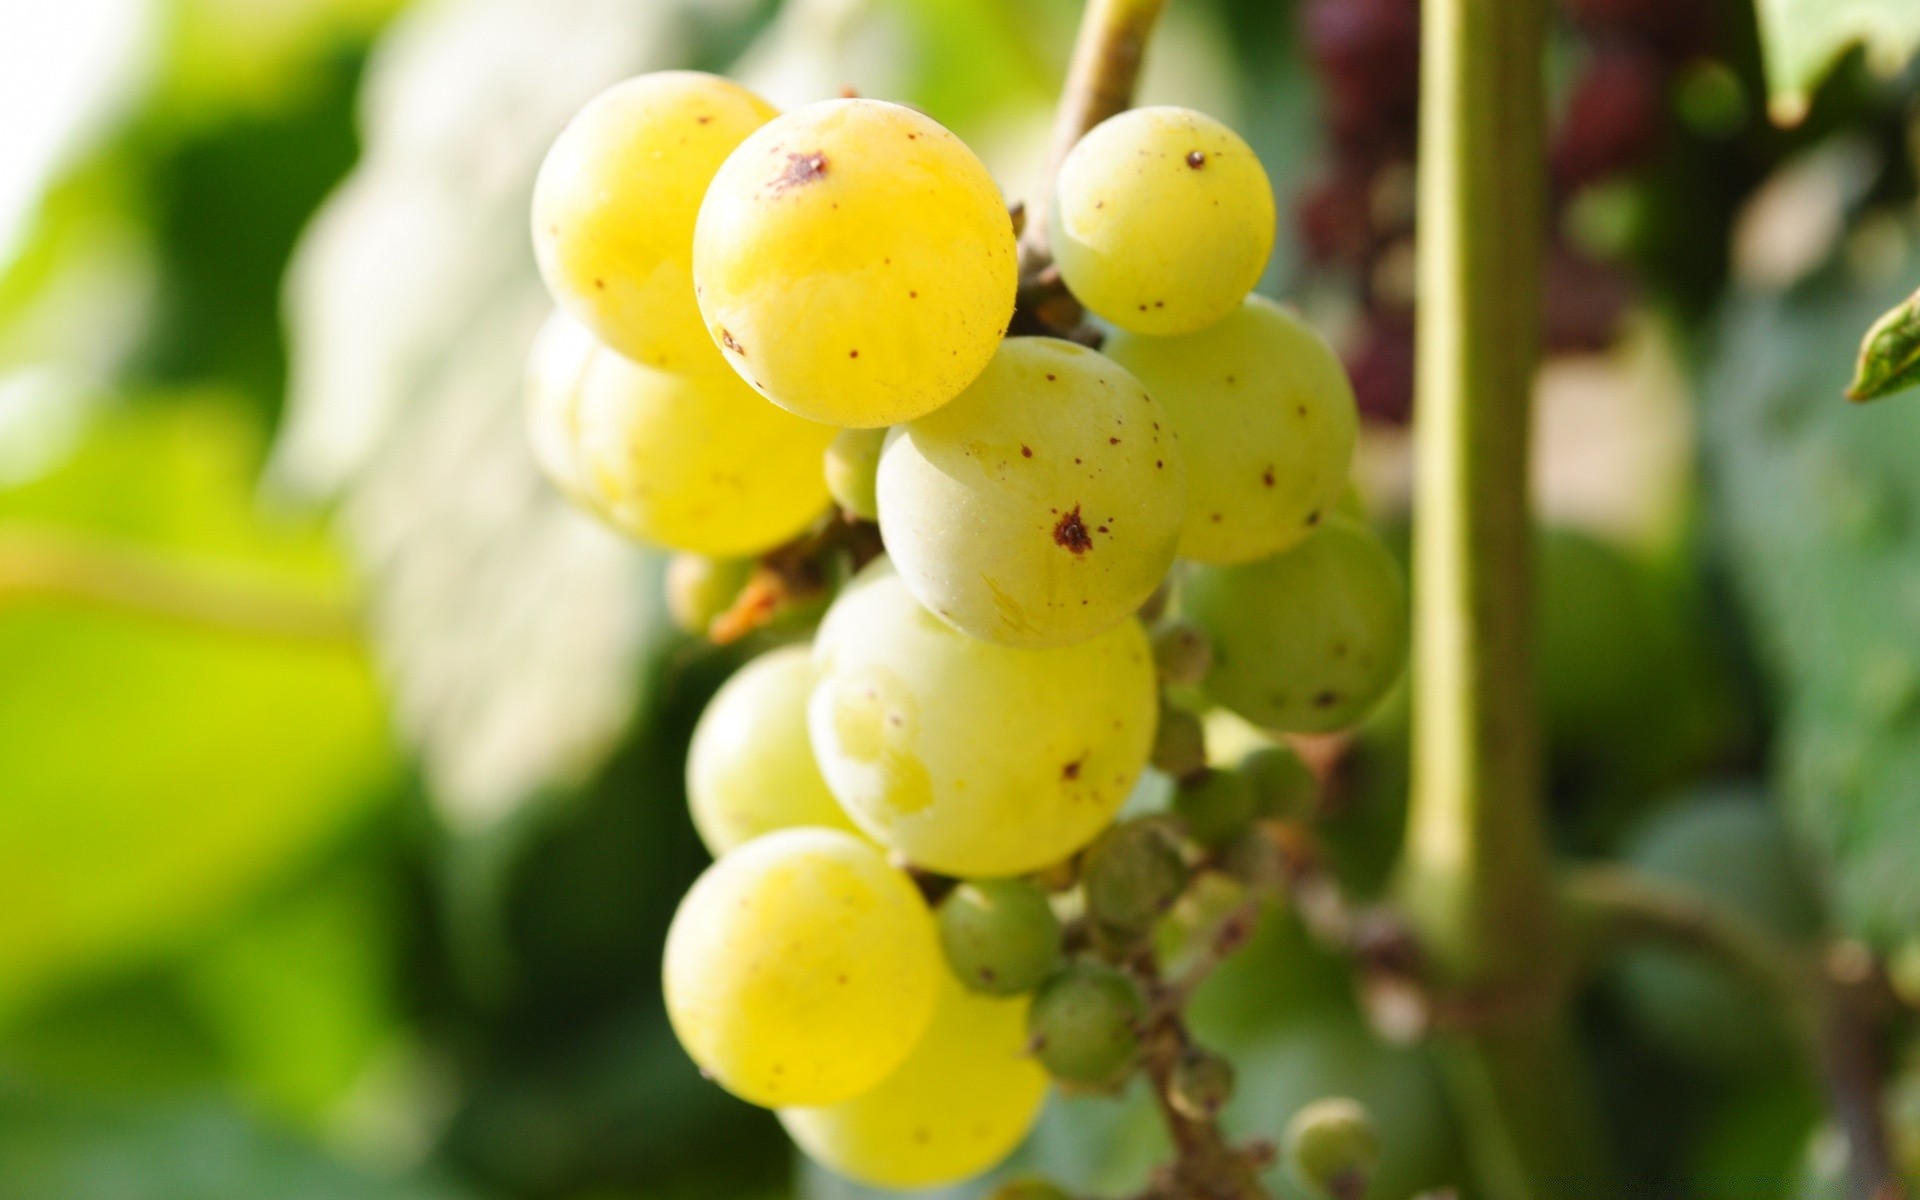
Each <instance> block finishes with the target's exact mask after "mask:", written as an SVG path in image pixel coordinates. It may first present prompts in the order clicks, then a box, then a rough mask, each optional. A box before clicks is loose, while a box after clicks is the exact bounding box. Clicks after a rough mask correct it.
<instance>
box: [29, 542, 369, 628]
mask: <svg viewBox="0 0 1920 1200" xmlns="http://www.w3.org/2000/svg"><path fill="white" fill-rule="evenodd" d="M30 600H43V601H56V602H61V603H68V604H80V605H87V606H91V607H94V608H98V609H102V610H105V611H109V612H115V613H123V614H127V615H132V616H139V617H145V618H150V619H156V620H161V621H166V622H171V623H174V624H179V625H185V626H189V627H194V628H200V629H211V630H216V631H219V632H222V633H237V634H246V635H251V636H256V637H267V638H276V639H283V640H288V641H299V642H353V641H357V640H358V639H359V637H360V626H359V623H358V621H357V620H356V614H355V611H354V608H353V606H352V605H351V604H350V603H349V602H348V601H347V599H346V598H345V597H343V596H336V595H326V594H318V593H316V592H314V591H312V590H307V589H299V588H294V587H290V586H288V585H286V584H284V583H279V582H269V581H267V580H265V579H261V578H259V577H258V576H251V577H250V576H248V575H245V574H242V573H239V572H237V571H235V570H233V569H232V568H229V567H225V566H216V565H213V564H210V563H204V562H194V561H189V560H186V559H183V558H180V557H179V556H177V555H173V554H166V553H161V552H159V551H156V550H153V549H150V548H147V547H144V546H136V545H130V544H127V543H124V542H118V541H112V540H108V539H104V538H99V537H93V536H89V535H83V534H77V533H73V532H70V531H64V530H55V529H49V528H44V527H41V528H35V527H27V526H18V525H16V526H11V527H7V528H0V607H4V606H5V605H7V604H10V603H20V602H23V601H30Z"/></svg>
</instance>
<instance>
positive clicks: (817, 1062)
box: [663, 829, 946, 1108]
mask: <svg viewBox="0 0 1920 1200" xmlns="http://www.w3.org/2000/svg"><path fill="white" fill-rule="evenodd" d="M945 974H946V967H945V965H944V964H943V963H942V962H941V961H940V945H939V939H938V938H937V937H936V936H935V933H934V928H933V917H932V915H931V914H929V913H928V912H927V906H926V902H925V901H924V900H922V899H921V897H920V891H919V889H918V888H916V887H914V885H913V883H912V882H911V881H910V880H909V879H908V878H907V877H906V875H905V874H903V873H902V872H901V871H899V870H898V869H896V868H895V867H893V866H891V865H889V864H888V862H887V860H886V859H885V858H883V857H882V856H881V854H880V852H879V851H878V850H876V849H874V848H873V846H871V845H870V844H868V843H866V842H863V841H861V840H860V839H859V838H857V837H854V836H853V835H852V834H848V833H841V832H840V831H838V830H833V829H782V830H779V831H777V832H774V833H769V834H767V835H766V836H764V837H759V838H755V839H754V840H753V841H751V842H748V843H747V844H746V845H744V846H741V847H740V848H739V849H738V850H735V851H734V852H733V853H731V854H728V855H727V856H726V857H724V858H722V859H720V860H719V861H717V862H715V863H714V864H713V865H712V866H710V867H708V868H707V869H706V871H705V872H704V873H703V874H702V875H701V876H700V878H699V879H698V880H696V881H695V882H694V885H693V888H692V890H690V891H689V892H688V893H687V894H686V896H685V898H683V899H682V900H681V901H680V908H679V910H678V911H677V912H675V913H674V916H673V923H672V924H671V925H670V926H669V927H668V929H667V947H666V962H665V969H664V972H663V975H664V984H665V991H666V1001H667V1018H668V1020H669V1021H670V1022H671V1023H672V1025H673V1031H674V1033H675V1034H676V1035H677V1036H678V1037H679V1039H680V1044H681V1045H682V1046H684V1047H685V1048H686V1051H687V1054H688V1056H689V1057H691V1058H692V1059H693V1061H694V1062H695V1063H697V1064H698V1065H699V1067H700V1069H701V1070H703V1071H705V1072H706V1073H707V1074H709V1075H711V1076H712V1077H713V1078H714V1079H715V1080H717V1081H718V1082H719V1083H720V1085H721V1086H722V1087H724V1088H726V1089H727V1090H728V1091H730V1092H732V1093H733V1094H734V1095H736V1096H739V1097H740V1098H741V1099H743V1100H746V1101H749V1102H750V1103H753V1104H759V1105H764V1106H766V1107H770V1108H772V1107H783V1106H786V1105H793V1104H837V1103H839V1102H840V1101H842V1100H849V1099H852V1098H853V1097H854V1096H858V1095H859V1094H861V1093H862V1092H865V1091H868V1090H870V1089H872V1088H873V1087H875V1086H877V1085H878V1084H879V1083H880V1082H881V1081H882V1080H884V1079H885V1078H886V1077H887V1076H888V1075H891V1074H892V1073H893V1072H894V1070H896V1069H897V1068H898V1067H899V1066H900V1065H901V1064H902V1063H903V1062H905V1061H906V1059H907V1056H908V1054H910V1053H911V1052H912V1051H913V1048H914V1047H915V1046H916V1045H917V1044H918V1043H919V1041H920V1038H921V1035H922V1034H923V1033H925V1032H926V1029H927V1025H928V1023H929V1021H931V1019H932V1017H933V1009H934V1001H935V997H936V996H937V995H938V989H939V986H940V981H941V978H942V976H944V975H945Z"/></svg>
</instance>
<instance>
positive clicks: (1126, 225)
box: [1048, 107, 1274, 335]
mask: <svg viewBox="0 0 1920 1200" xmlns="http://www.w3.org/2000/svg"><path fill="white" fill-rule="evenodd" d="M1048 218H1049V220H1048V234H1049V238H1050V241H1051V244H1052V247H1053V257H1054V261H1055V262H1056V263H1058V264H1059V267H1060V275H1061V278H1062V279H1064V280H1065V281H1066V284H1067V287H1068V288H1069V289H1070V290H1071V291H1072V292H1073V294H1074V295H1075V296H1076V297H1078V298H1079V300H1080V302H1081V303H1082V304H1084V305H1086V306H1087V307H1088V308H1090V309H1092V310H1093V311H1094V312H1095V313H1098V314H1099V315H1100V316H1102V317H1105V318H1106V319H1107V320H1109V321H1111V322H1113V323H1114V324H1115V325H1118V326H1120V328H1122V329H1129V330H1132V331H1133V332H1135V333H1148V334H1156V335H1167V334H1175V333H1191V332H1193V331H1194V330H1196V329H1201V328H1204V327H1206V326H1208V325H1211V324H1213V323H1214V322H1215V321H1218V320H1219V319H1220V318H1222V317H1224V316H1226V315H1227V314H1228V313H1230V312H1232V311H1233V308H1234V306H1235V305H1236V304H1238V303H1240V299H1241V297H1243V296H1245V295H1246V294H1247V293H1248V292H1249V291H1252V290H1253V285H1254V284H1255V283H1257V282H1259V279H1260V272H1261V271H1263V270H1265V269H1266V265H1267V255H1268V254H1269V253H1271V252H1272V250H1273V231H1274V210H1273V188H1272V186H1271V185H1270V184H1269V183H1268V182H1267V173H1266V171H1265V170H1264V169H1263V168H1262V167H1261V166H1260V160H1259V159H1258V158H1256V157H1255V156H1254V153H1253V150H1252V148H1250V147H1249V146H1248V145H1247V144H1246V142H1244V141H1242V140H1241V138H1240V135H1239V134H1237V133H1235V132H1234V131H1233V130H1231V129H1228V128H1227V127H1226V126H1225V125H1223V124H1221V123H1220V122H1219V121H1216V120H1214V119H1213V118H1212V117H1209V116H1206V115H1205V114H1203V113H1197V112H1194V111H1193V110H1192V109H1189V108H1175V107H1159V108H1136V109H1131V110H1129V111H1127V112H1123V113H1120V114H1119V115H1118V116H1113V117H1109V118H1107V119H1106V120H1105V121H1102V122H1101V123H1100V124H1098V125H1096V126H1094V128H1093V129H1092V130H1090V131H1089V132H1088V133H1087V135H1086V136H1085V137H1083V138H1081V139H1080V143H1079V145H1077V146H1075V147H1074V148H1073V150H1072V151H1071V152H1070V153H1069V154H1068V155H1067V157H1066V159H1065V161H1063V162H1062V163H1061V165H1060V176H1059V180H1058V182H1057V184H1056V186H1055V189H1054V194H1053V198H1052V203H1051V205H1050V206H1049V208H1048Z"/></svg>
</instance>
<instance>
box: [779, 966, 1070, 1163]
mask: <svg viewBox="0 0 1920 1200" xmlns="http://www.w3.org/2000/svg"><path fill="white" fill-rule="evenodd" d="M1026 1009H1027V1002H1026V1001H1025V1000H1024V999H1018V1000H1006V999H995V998H992V997H987V996H979V995H975V994H973V993H971V992H969V991H967V990H966V989H965V988H962V987H960V986H959V984H958V983H957V982H955V981H954V980H952V979H951V978H949V979H947V980H945V981H943V982H942V984H941V985H940V996H939V1001H938V1003H937V1004H936V1006H935V1008H934V1013H933V1023H932V1024H931V1025H930V1026H928V1028H927V1032H926V1035H925V1036H924V1037H923V1038H921V1040H920V1044H919V1045H918V1046H916V1047H915V1048H914V1051H913V1053H912V1054H911V1055H909V1056H908V1058H907V1060H906V1062H904V1063H902V1064H901V1065H900V1068H899V1069H898V1070H896V1071H895V1072H894V1073H893V1074H891V1075H889V1076H888V1077H887V1078H886V1080H885V1081H884V1082H882V1083H881V1084H880V1086H879V1087H876V1088H874V1089H873V1090H872V1091H869V1092H866V1093H864V1094H862V1095H860V1096H857V1097H855V1098H854V1099H851V1100H847V1101H843V1102H841V1103H839V1104H834V1105H830V1106H827V1107H821V1108H783V1109H781V1110H780V1123H781V1124H782V1125H785V1126H786V1128H787V1133H788V1134H789V1135H790V1136H791V1137H792V1138H793V1140H794V1141H795V1142H796V1143H798V1144H799V1146H800V1149H802V1150H804V1151H805V1152H806V1153H807V1156H808V1157H810V1158H812V1159H813V1160H814V1161H815V1162H817V1163H819V1164H821V1165H822V1166H824V1167H826V1168H827V1169H829V1170H831V1171H834V1172H836V1173H838V1174H840V1175H843V1176H845V1177H847V1178H848V1179H852V1180H854V1181H856V1182H859V1183H864V1184H867V1185H869V1186H873V1187H884V1188H932V1187H942V1186H945V1185H946V1184H950V1183H958V1182H960V1181H961V1180H963V1179H968V1178H971V1177H972V1176H975V1175H978V1174H980V1173H981V1172H983V1171H985V1170H987V1169H989V1168H990V1167H992V1166H994V1165H995V1164H997V1163H998V1162H999V1161H1000V1160H1001V1159H1003V1158H1005V1157H1006V1156H1007V1155H1008V1154H1010V1153H1012V1152H1013V1149H1014V1147H1016V1146H1018V1145H1019V1144H1020V1142H1021V1141H1022V1140H1023V1139H1025V1137H1026V1136H1027V1131H1028V1130H1030V1129H1032V1128H1033V1123H1034V1121H1035V1119H1036V1118H1038V1116H1039V1115H1040V1105H1041V1102H1042V1101H1043V1100H1045V1099H1046V1094H1047V1076H1046V1073H1045V1072H1044V1071H1042V1070H1041V1069H1040V1068H1039V1067H1038V1066H1037V1065H1035V1063H1034V1061H1033V1059H1032V1057H1031V1056H1029V1055H1028V1054H1027V1052H1026V1021H1025V1017H1026Z"/></svg>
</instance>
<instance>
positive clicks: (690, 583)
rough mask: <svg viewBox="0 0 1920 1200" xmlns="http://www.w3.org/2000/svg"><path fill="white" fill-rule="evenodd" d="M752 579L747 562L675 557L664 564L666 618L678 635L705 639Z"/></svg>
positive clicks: (750, 568)
mask: <svg viewBox="0 0 1920 1200" xmlns="http://www.w3.org/2000/svg"><path fill="white" fill-rule="evenodd" d="M752 577H753V560H752V559H749V558H709V557H708V556H706V555H704V554H676V555H674V556H673V558H672V559H670V560H669V561H668V563H667V578H666V587H665V588H664V591H665V592H666V600H667V615H668V616H669V617H671V618H672V619H673V623H674V626H675V627H676V628H678V629H679V630H680V631H681V632H683V633H691V634H693V635H695V636H696V637H705V636H707V632H708V630H710V629H711V628H712V627H713V623H714V621H716V620H718V619H719V618H720V616H721V615H723V614H724V613H725V612H726V611H727V610H728V609H729V608H731V607H733V602H734V601H735V600H737V599H739V598H740V593H741V592H742V591H743V590H745V588H746V586H747V581H748V580H749V579H751V578H752Z"/></svg>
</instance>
